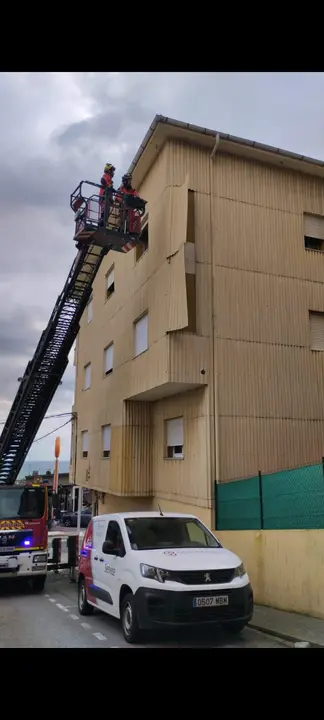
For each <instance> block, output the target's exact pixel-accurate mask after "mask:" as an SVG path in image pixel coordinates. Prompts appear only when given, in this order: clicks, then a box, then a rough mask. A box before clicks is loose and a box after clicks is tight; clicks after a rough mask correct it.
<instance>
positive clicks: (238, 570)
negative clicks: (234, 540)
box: [234, 563, 246, 578]
mask: <svg viewBox="0 0 324 720" xmlns="http://www.w3.org/2000/svg"><path fill="white" fill-rule="evenodd" d="M243 575H246V570H245V567H244V565H243V563H241V565H239V566H238V567H237V568H235V570H234V577H235V578H236V577H239V578H242V577H243Z"/></svg>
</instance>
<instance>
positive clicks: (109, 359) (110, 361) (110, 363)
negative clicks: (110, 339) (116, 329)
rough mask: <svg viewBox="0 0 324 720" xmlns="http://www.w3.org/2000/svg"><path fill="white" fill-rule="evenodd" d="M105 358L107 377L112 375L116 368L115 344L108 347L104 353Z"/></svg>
mask: <svg viewBox="0 0 324 720" xmlns="http://www.w3.org/2000/svg"><path fill="white" fill-rule="evenodd" d="M104 356H105V375H110V373H112V371H113V368H114V343H111V344H110V345H108V347H106V348H105V351H104Z"/></svg>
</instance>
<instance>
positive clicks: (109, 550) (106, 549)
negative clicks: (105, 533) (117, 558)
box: [102, 540, 117, 555]
mask: <svg viewBox="0 0 324 720" xmlns="http://www.w3.org/2000/svg"><path fill="white" fill-rule="evenodd" d="M102 552H103V554H104V555H116V554H117V553H116V548H115V545H114V543H113V542H111V540H105V542H104V543H103V545H102Z"/></svg>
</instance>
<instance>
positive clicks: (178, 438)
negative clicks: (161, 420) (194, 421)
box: [165, 417, 183, 460]
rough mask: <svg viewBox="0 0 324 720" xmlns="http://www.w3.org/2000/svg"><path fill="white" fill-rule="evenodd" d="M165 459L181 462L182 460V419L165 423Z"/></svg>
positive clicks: (172, 419)
mask: <svg viewBox="0 0 324 720" xmlns="http://www.w3.org/2000/svg"><path fill="white" fill-rule="evenodd" d="M165 445H166V452H165V455H166V458H168V459H169V460H171V459H174V460H181V459H182V458H183V417H177V418H171V419H170V420H166V421H165Z"/></svg>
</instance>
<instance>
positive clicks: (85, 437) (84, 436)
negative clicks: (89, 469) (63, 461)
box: [81, 430, 89, 458]
mask: <svg viewBox="0 0 324 720" xmlns="http://www.w3.org/2000/svg"><path fill="white" fill-rule="evenodd" d="M81 448H82V457H83V458H87V457H88V452H89V433H88V430H82V433H81Z"/></svg>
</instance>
